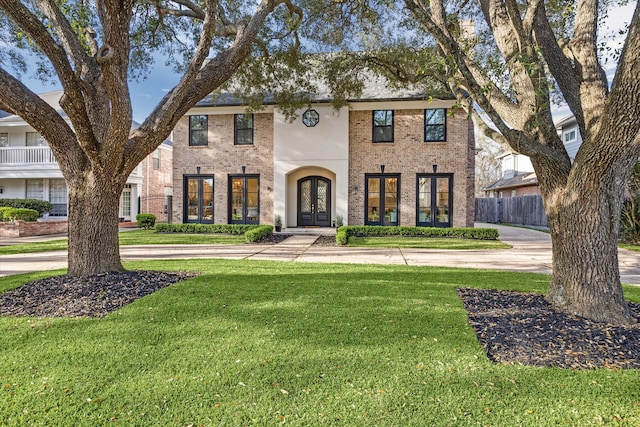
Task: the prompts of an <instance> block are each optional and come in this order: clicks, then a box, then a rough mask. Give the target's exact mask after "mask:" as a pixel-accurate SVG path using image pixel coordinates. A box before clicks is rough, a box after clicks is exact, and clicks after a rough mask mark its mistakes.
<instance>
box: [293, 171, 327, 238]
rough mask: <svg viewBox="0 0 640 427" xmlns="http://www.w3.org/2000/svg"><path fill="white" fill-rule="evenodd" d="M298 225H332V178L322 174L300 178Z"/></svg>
mask: <svg viewBox="0 0 640 427" xmlns="http://www.w3.org/2000/svg"><path fill="white" fill-rule="evenodd" d="M298 226H299V227H329V226H331V180H329V179H327V178H323V177H321V176H307V177H304V178H301V179H299V180H298Z"/></svg>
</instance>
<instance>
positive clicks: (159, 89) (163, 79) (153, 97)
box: [22, 1, 636, 123]
mask: <svg viewBox="0 0 640 427" xmlns="http://www.w3.org/2000/svg"><path fill="white" fill-rule="evenodd" d="M635 4H636V1H631V2H630V3H629V4H628V5H626V6H624V7H617V8H614V9H613V10H611V11H610V12H609V16H608V19H607V21H606V24H605V26H604V27H603V28H602V33H603V34H614V35H615V34H617V32H618V31H619V30H620V29H622V28H624V26H625V24H627V23H629V21H630V20H631V17H632V15H633V10H634V8H635ZM619 40H620V39H619V37H618V38H613V39H611V40H608V41H607V46H608V47H611V48H612V49H617V48H620V47H621V45H620V41H619ZM605 69H606V70H605V71H607V75H609V77H610V79H612V78H613V74H614V73H615V63H614V62H613V61H609V62H608V64H605ZM178 81H179V76H178V75H176V74H175V73H174V72H173V70H172V69H171V68H170V67H167V66H165V65H164V60H162V59H158V60H157V61H156V63H155V65H154V66H152V67H151V72H150V74H149V75H148V76H147V78H146V79H145V80H142V81H140V82H130V85H129V90H130V92H131V103H132V107H133V119H134V120H135V121H137V122H139V123H142V122H143V121H144V119H145V118H146V117H147V116H148V115H149V114H150V113H151V111H153V108H154V107H155V106H156V105H157V104H158V102H160V100H161V99H162V98H163V97H164V96H165V95H166V94H167V92H169V90H170V89H171V88H172V87H173V86H175V85H176V84H177V83H178ZM22 82H23V83H24V84H26V85H27V87H29V88H30V89H31V90H32V91H34V92H36V93H41V92H49V91H52V90H58V89H60V88H61V87H60V86H59V85H58V86H55V85H43V84H42V83H41V82H40V81H39V80H37V79H35V78H33V76H32V75H30V73H29V72H27V73H26V74H25V76H23V79H22ZM554 114H555V115H556V116H557V117H564V116H567V115H568V114H569V110H568V109H566V108H563V107H557V108H556V109H555V111H554Z"/></svg>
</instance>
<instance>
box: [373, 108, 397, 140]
mask: <svg viewBox="0 0 640 427" xmlns="http://www.w3.org/2000/svg"><path fill="white" fill-rule="evenodd" d="M373 142H393V110H374V111H373Z"/></svg>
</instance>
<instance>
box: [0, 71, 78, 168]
mask: <svg viewBox="0 0 640 427" xmlns="http://www.w3.org/2000/svg"><path fill="white" fill-rule="evenodd" d="M0 87H2V91H0V109H2V110H4V111H7V112H10V113H12V114H15V115H17V116H20V117H21V118H22V119H23V120H24V121H25V122H27V123H29V125H30V126H31V127H32V128H34V129H35V130H36V131H38V133H39V134H40V135H42V137H43V138H44V139H46V140H47V141H54V140H62V141H64V143H63V145H58V144H50V147H51V150H52V151H53V153H54V155H55V156H56V159H57V161H58V162H59V163H60V164H61V166H62V167H61V170H63V171H68V170H70V168H72V167H75V168H79V167H80V166H81V165H82V164H83V163H85V161H86V157H85V155H84V153H83V151H82V150H81V149H80V148H79V146H78V145H76V135H75V133H74V131H73V129H72V128H71V127H70V126H69V125H68V124H67V122H66V121H65V120H64V119H63V118H62V117H60V114H58V112H57V111H56V110H55V109H54V108H53V107H52V106H51V105H49V104H47V103H46V102H45V101H44V100H42V98H40V97H39V96H38V95H36V94H35V93H33V92H32V91H31V90H30V89H29V88H27V87H26V86H25V85H24V84H23V83H21V82H20V81H19V80H17V79H16V78H15V77H13V76H12V75H10V74H9V73H7V72H6V71H5V70H4V69H2V68H0ZM61 135H62V136H63V137H62V138H60V136H61Z"/></svg>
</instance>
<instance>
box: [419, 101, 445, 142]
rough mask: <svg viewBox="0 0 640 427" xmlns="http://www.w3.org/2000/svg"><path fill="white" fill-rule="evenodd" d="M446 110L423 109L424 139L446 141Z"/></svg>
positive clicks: (426, 140)
mask: <svg viewBox="0 0 640 427" xmlns="http://www.w3.org/2000/svg"><path fill="white" fill-rule="evenodd" d="M446 139H447V110H446V109H444V108H437V109H428V110H424V140H425V142H431V141H446Z"/></svg>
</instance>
